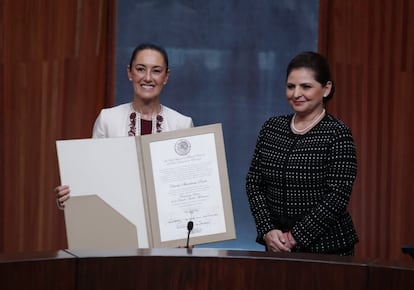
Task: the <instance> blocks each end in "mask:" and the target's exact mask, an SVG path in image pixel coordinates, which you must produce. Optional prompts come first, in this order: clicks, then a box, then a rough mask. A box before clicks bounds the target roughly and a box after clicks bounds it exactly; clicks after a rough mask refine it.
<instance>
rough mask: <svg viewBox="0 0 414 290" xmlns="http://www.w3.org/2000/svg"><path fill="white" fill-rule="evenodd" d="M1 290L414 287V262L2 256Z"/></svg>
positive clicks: (127, 254) (224, 255)
mask: <svg viewBox="0 0 414 290" xmlns="http://www.w3.org/2000/svg"><path fill="white" fill-rule="evenodd" d="M0 289H2V290H9V289H13V290H14V289H33V290H37V289H39V290H40V289H41V290H44V289H63V290H75V289H76V290H95V289H96V290H107V289H108V290H109V289H111V290H112V289H180V290H183V289H192V290H194V289H200V290H201V289H203V290H204V289H205V290H210V289H261V290H262V289H264V290H267V289H288V290H289V289H290V290H293V289H306V290H313V289H314V290H325V289H326V290H328V289H329V290H332V289H335V290H342V289H343V290H349V289H352V290H359V289H360V290H374V289H375V290H390V289H392V290H400V289H414V262H413V263H390V262H381V261H377V260H375V259H372V260H369V259H358V258H355V257H337V256H325V255H310V254H298V253H292V254H288V253H284V254H276V253H266V252H256V251H237V250H216V249H197V248H195V249H193V250H190V249H184V248H171V249H169V248H162V249H161V248H158V249H131V250H128V249H122V250H76V251H74V250H71V251H69V250H66V251H58V252H52V253H23V254H16V255H7V256H5V255H3V256H2V255H0Z"/></svg>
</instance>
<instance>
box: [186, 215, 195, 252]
mask: <svg viewBox="0 0 414 290" xmlns="http://www.w3.org/2000/svg"><path fill="white" fill-rule="evenodd" d="M193 226H194V223H193V222H192V221H189V222H188V223H187V230H188V235H187V246H186V248H188V247H189V243H190V233H191V231H192V230H193Z"/></svg>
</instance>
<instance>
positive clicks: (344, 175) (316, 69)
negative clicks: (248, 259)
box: [246, 52, 358, 255]
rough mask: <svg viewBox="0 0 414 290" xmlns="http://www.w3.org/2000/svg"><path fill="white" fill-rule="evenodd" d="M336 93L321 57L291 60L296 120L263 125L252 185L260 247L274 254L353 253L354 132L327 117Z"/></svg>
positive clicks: (290, 96)
mask: <svg viewBox="0 0 414 290" xmlns="http://www.w3.org/2000/svg"><path fill="white" fill-rule="evenodd" d="M333 93H334V84H333V81H332V78H331V74H330V69H329V66H328V63H327V61H326V60H325V58H324V57H323V56H321V55H320V54H318V53H315V52H304V53H301V54H299V55H297V56H296V57H294V58H293V59H292V60H291V62H290V63H289V65H288V67H287V73H286V97H287V100H288V102H289V104H290V106H291V107H292V109H293V111H294V114H291V115H286V116H279V117H272V118H270V119H269V120H267V121H266V122H265V123H264V125H263V127H262V129H261V131H260V134H259V137H258V140H257V144H256V148H255V152H254V155H253V158H252V162H251V166H250V170H249V173H248V175H247V178H246V190H247V195H248V199H249V203H250V209H251V211H252V214H253V217H254V220H255V223H256V228H257V233H258V235H257V239H256V241H257V242H258V243H261V244H263V245H265V246H266V249H267V250H269V251H274V252H291V251H292V252H293V251H295V252H311V253H325V254H336V255H353V254H354V246H355V244H356V243H357V242H358V236H357V234H356V231H355V228H354V224H353V222H352V219H351V216H350V214H349V212H348V210H347V208H348V204H349V199H350V196H351V192H352V185H353V183H354V180H355V178H356V174H357V159H356V152H355V145H354V141H353V137H352V133H351V131H350V129H349V128H348V127H347V126H346V125H345V124H344V123H343V122H341V121H340V120H338V119H336V118H335V117H334V116H332V115H330V114H328V113H326V111H325V102H326V101H328V100H329V99H330V98H331V97H332V95H333Z"/></svg>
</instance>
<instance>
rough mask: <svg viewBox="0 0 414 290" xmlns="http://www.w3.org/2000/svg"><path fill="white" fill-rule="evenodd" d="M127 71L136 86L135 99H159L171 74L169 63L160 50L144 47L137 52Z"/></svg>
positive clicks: (134, 86)
mask: <svg viewBox="0 0 414 290" xmlns="http://www.w3.org/2000/svg"><path fill="white" fill-rule="evenodd" d="M127 71H128V78H129V80H130V81H131V82H132V86H133V88H134V99H136V100H137V99H138V100H139V101H152V100H158V97H159V95H160V93H161V91H162V89H163V87H164V85H165V84H166V83H167V81H168V76H169V70H168V68H167V64H166V63H165V59H164V57H163V55H162V54H161V53H160V52H158V51H157V50H153V49H143V50H141V51H139V52H137V54H136V55H135V58H134V60H133V61H132V63H131V65H129V66H128V69H127Z"/></svg>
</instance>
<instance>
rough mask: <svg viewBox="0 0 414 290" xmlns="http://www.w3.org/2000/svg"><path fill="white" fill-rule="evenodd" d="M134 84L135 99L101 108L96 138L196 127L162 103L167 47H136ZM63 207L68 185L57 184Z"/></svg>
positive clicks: (131, 64) (131, 75) (130, 70)
mask: <svg viewBox="0 0 414 290" xmlns="http://www.w3.org/2000/svg"><path fill="white" fill-rule="evenodd" d="M127 73H128V79H129V81H130V82H131V84H132V87H133V92H134V98H133V100H132V102H130V103H127V104H122V105H119V106H115V107H113V108H108V109H103V110H101V112H100V114H99V116H98V118H97V119H96V121H95V124H94V127H93V133H92V137H93V138H112V137H126V136H135V135H146V134H155V133H160V132H167V131H173V130H180V129H187V128H191V127H193V120H192V118H191V117H188V116H184V115H182V114H180V113H179V112H177V111H175V110H173V109H171V108H168V107H166V106H163V105H161V103H160V99H159V96H160V93H161V91H162V89H163V88H164V86H165V85H166V84H167V81H168V77H169V75H170V70H169V67H168V56H167V52H166V51H165V49H164V48H162V47H160V46H157V45H154V44H150V43H144V44H141V45H139V46H138V47H136V48H135V50H134V51H133V53H132V55H131V60H130V62H129V65H128V67H127ZM55 194H56V201H57V205H58V207H59V208H60V209H63V208H64V207H65V201H66V200H68V199H69V198H70V188H69V186H68V185H60V186H57V187H56V188H55Z"/></svg>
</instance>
